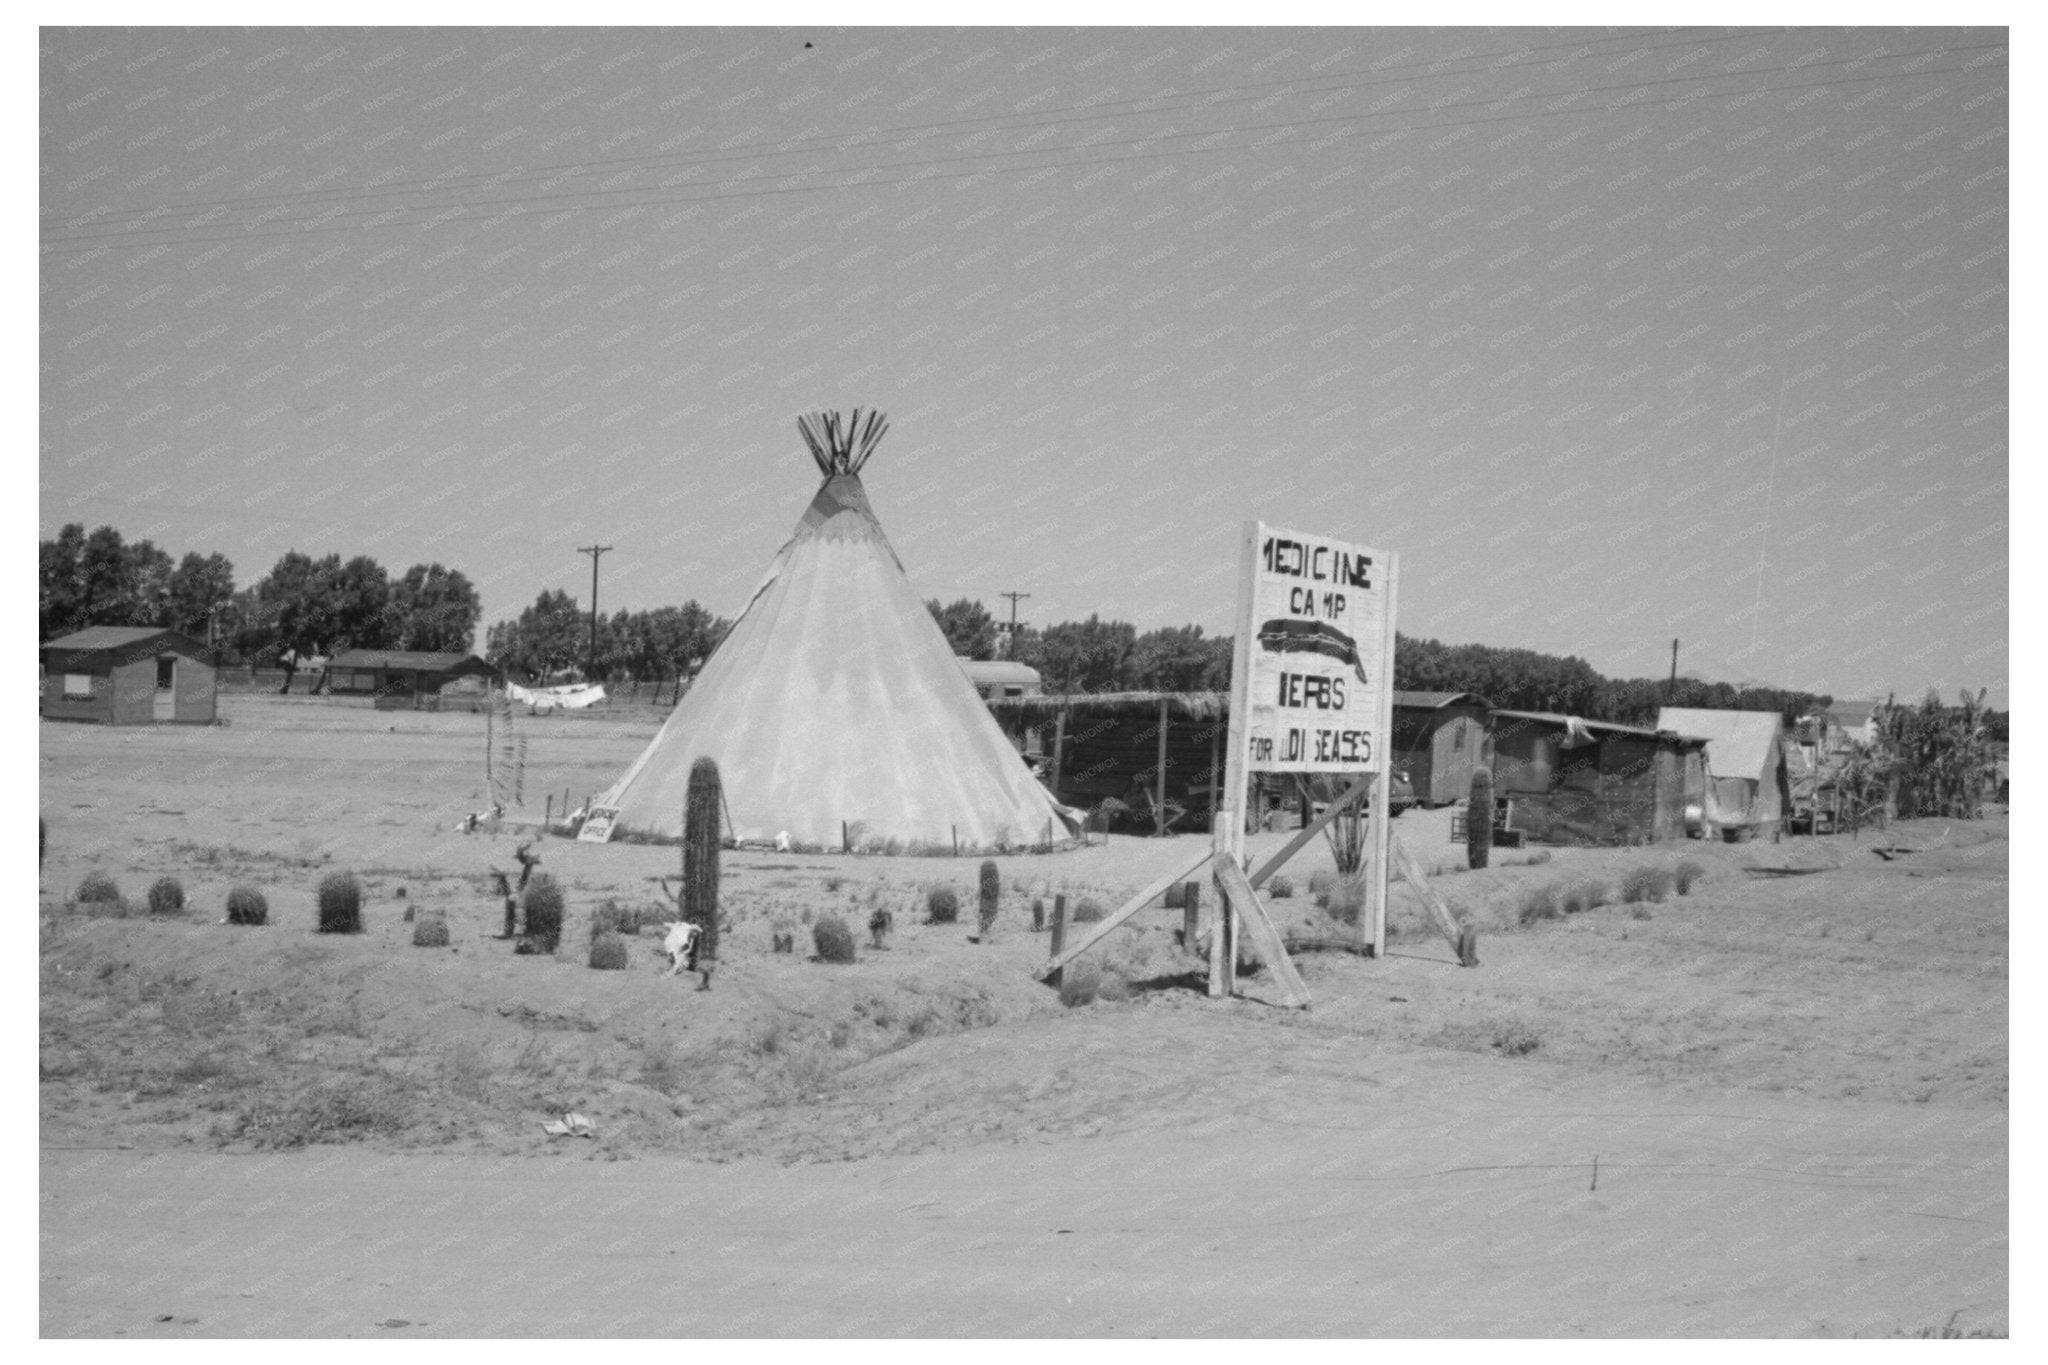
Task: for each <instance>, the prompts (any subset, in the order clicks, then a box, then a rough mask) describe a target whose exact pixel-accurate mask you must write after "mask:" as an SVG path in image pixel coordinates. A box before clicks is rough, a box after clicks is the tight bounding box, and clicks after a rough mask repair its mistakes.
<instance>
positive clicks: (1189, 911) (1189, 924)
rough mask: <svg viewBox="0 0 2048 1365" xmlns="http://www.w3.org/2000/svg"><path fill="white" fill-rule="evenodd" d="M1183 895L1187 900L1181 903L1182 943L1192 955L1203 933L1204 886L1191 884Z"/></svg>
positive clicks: (1196, 883) (1184, 889)
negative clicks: (1196, 941)
mask: <svg viewBox="0 0 2048 1365" xmlns="http://www.w3.org/2000/svg"><path fill="white" fill-rule="evenodd" d="M1181 894H1182V896H1183V897H1184V898H1185V899H1183V900H1182V901H1181V912H1180V918H1181V942H1182V944H1184V945H1185V946H1186V948H1187V950H1188V951H1189V952H1191V953H1192V952H1193V951H1195V939H1196V938H1197V937H1198V936H1200V934H1201V932H1202V884H1201V883H1200V882H1189V883H1188V884H1187V886H1186V887H1185V888H1183V890H1182V892H1181Z"/></svg>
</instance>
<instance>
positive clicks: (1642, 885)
mask: <svg viewBox="0 0 2048 1365" xmlns="http://www.w3.org/2000/svg"><path fill="white" fill-rule="evenodd" d="M1672 882H1673V878H1672V876H1671V874H1670V873H1669V872H1667V871H1665V870H1664V869H1663V868H1661V867H1632V868H1630V869H1629V870H1628V872H1627V873H1626V874H1625V875H1624V876H1623V877H1622V879H1621V899H1622V902H1623V903H1624V904H1627V905H1635V904H1637V903H1638V902H1640V901H1661V900H1663V899H1664V897H1666V896H1667V895H1669V894H1670V893H1671V887H1672Z"/></svg>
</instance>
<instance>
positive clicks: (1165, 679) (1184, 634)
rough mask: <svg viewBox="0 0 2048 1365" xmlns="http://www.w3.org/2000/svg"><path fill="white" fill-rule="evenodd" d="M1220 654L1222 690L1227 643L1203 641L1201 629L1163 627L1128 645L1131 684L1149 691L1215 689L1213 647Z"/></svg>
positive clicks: (1226, 669)
mask: <svg viewBox="0 0 2048 1365" xmlns="http://www.w3.org/2000/svg"><path fill="white" fill-rule="evenodd" d="M1219 643H1221V644H1223V645H1225V646H1226V648H1225V650H1224V652H1223V653H1222V656H1221V658H1222V682H1221V684H1220V685H1221V686H1222V687H1228V686H1229V685H1230V654H1229V651H1228V648H1227V646H1228V644H1229V641H1228V640H1223V641H1217V640H1213V639H1208V638H1205V637H1204V636H1203V634H1202V628H1201V627H1200V626H1165V627H1162V628H1160V629H1158V630H1151V631H1147V632H1145V634H1143V635H1140V636H1138V637H1137V639H1136V641H1135V642H1134V643H1133V644H1132V646H1131V655H1130V664H1129V680H1130V685H1131V686H1132V687H1135V688H1139V689H1142V690H1144V691H1148V692H1196V691H1201V690H1203V689H1206V688H1213V687H1215V686H1217V683H1216V678H1217V659H1218V653H1217V648H1216V646H1217V645H1218V644H1219Z"/></svg>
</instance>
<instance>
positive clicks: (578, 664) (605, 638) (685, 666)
mask: <svg viewBox="0 0 2048 1365" xmlns="http://www.w3.org/2000/svg"><path fill="white" fill-rule="evenodd" d="M731 626H732V622H730V621H727V620H724V619H722V618H720V617H716V616H713V615H712V614H711V613H710V612H708V611H706V610H704V608H702V607H700V606H698V605H697V603H696V602H694V601H691V602H685V603H683V605H682V606H680V607H656V608H654V609H653V610H651V611H620V612H614V613H613V614H612V615H610V616H603V615H600V616H599V617H598V618H597V650H596V667H595V669H590V668H588V667H587V664H588V661H589V658H590V653H591V649H590V643H591V642H590V614H589V613H588V612H586V611H583V610H581V609H580V608H578V606H577V605H576V599H575V598H574V597H572V596H570V595H569V594H568V593H566V592H561V591H554V590H550V591H548V592H543V593H542V594H541V595H540V596H539V597H538V598H537V599H535V601H534V603H533V605H532V606H530V607H527V608H526V609H525V610H524V611H522V612H520V613H519V615H518V616H517V617H516V618H515V619H513V620H510V621H499V622H497V623H496V624H494V625H493V626H491V628H490V629H489V630H488V631H487V632H486V633H485V636H484V658H485V659H486V660H488V661H489V662H490V663H491V664H492V665H494V666H495V667H497V668H500V669H502V670H504V671H505V673H506V674H507V675H508V676H511V677H516V678H526V679H529V680H545V679H549V678H555V677H559V676H562V675H564V674H567V673H570V672H574V673H576V674H577V675H578V676H584V675H586V674H588V675H590V676H591V678H592V680H593V681H601V680H610V679H615V678H636V679H640V680H642V681H649V680H653V681H667V680H669V679H672V678H678V677H689V676H690V675H691V674H694V673H695V672H696V671H697V670H698V669H699V668H702V667H703V666H704V661H705V660H706V659H708V658H710V657H711V651H712V650H714V649H716V648H717V647H718V642H719V641H720V640H723V639H724V638H725V632H726V631H727V630H728V629H730V628H731Z"/></svg>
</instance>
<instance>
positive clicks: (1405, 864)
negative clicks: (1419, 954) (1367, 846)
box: [1387, 839, 1479, 967]
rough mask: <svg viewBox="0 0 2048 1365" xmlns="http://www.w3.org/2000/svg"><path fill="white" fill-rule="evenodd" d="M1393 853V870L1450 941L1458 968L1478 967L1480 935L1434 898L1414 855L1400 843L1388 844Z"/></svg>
mask: <svg viewBox="0 0 2048 1365" xmlns="http://www.w3.org/2000/svg"><path fill="white" fill-rule="evenodd" d="M1387 844H1388V847H1389V848H1390V849H1391V850H1392V854H1393V860H1394V866H1396V867H1398V868H1400V869H1401V876H1402V878H1403V880H1405V881H1406V882H1407V883H1408V885H1410V886H1412V887H1414V888H1415V894H1416V895H1418V896H1420V897H1422V903H1423V904H1424V905H1426V906H1428V907H1429V914H1430V918H1431V919H1434V920H1435V921H1436V927H1437V928H1438V929H1439V930H1441V931H1442V933H1443V936H1444V937H1445V938H1446V939H1447V940H1449V942H1450V945H1451V951H1452V952H1454V953H1456V954H1457V955H1458V965H1459V966H1460V967H1477V966H1478V965H1479V935H1478V933H1477V931H1475V930H1473V929H1470V928H1467V927H1466V926H1464V925H1462V924H1460V923H1458V920H1457V916H1455V915H1453V914H1452V913H1451V907H1450V906H1448V905H1446V904H1444V898H1443V897H1442V896H1439V895H1437V893H1436V888H1435V887H1432V886H1431V885H1430V884H1429V877H1428V875H1427V874H1426V873H1424V872H1423V870H1422V865H1421V864H1420V863H1418V862H1416V861H1415V855H1414V854H1413V853H1410V852H1409V851H1408V849H1407V846H1406V845H1404V844H1403V843H1402V842H1401V841H1400V840H1399V839H1390V840H1388V841H1387Z"/></svg>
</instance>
